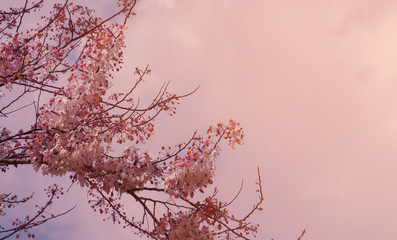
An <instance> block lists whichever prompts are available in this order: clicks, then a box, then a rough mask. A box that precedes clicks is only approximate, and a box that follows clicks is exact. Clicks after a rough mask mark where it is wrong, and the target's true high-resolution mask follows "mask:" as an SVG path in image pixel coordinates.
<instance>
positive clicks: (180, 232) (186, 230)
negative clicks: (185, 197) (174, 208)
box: [155, 211, 214, 240]
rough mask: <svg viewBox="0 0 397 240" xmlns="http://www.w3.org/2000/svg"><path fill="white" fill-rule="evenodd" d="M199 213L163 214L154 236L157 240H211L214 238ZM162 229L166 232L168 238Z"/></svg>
mask: <svg viewBox="0 0 397 240" xmlns="http://www.w3.org/2000/svg"><path fill="white" fill-rule="evenodd" d="M203 222H204V219H203V218H202V217H200V214H199V213H187V212H182V211H179V212H178V213H176V214H171V213H169V214H165V215H164V216H163V217H162V218H161V219H160V225H159V227H158V229H156V231H155V234H156V237H157V239H159V240H185V239H192V240H213V239H214V237H213V236H212V234H211V231H210V230H209V228H208V227H207V226H205V225H204V224H202V223H203ZM164 229H167V230H168V236H166V235H165V232H164Z"/></svg>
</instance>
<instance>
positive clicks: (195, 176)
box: [165, 138, 217, 197]
mask: <svg viewBox="0 0 397 240" xmlns="http://www.w3.org/2000/svg"><path fill="white" fill-rule="evenodd" d="M212 144H213V143H212V142H211V140H210V139H201V138H199V141H197V142H193V144H192V146H191V147H189V150H188V151H187V153H186V154H185V156H182V157H181V156H175V160H174V161H173V162H171V164H170V166H169V167H168V169H167V172H168V174H169V175H168V176H167V178H166V179H165V191H166V192H167V193H169V194H170V195H172V196H174V197H181V196H184V197H187V196H188V195H191V196H192V197H193V194H194V191H195V190H196V189H198V188H199V189H201V188H203V187H206V186H207V185H208V184H212V179H211V178H212V176H213V175H214V170H215V165H214V160H215V157H216V156H217V149H214V148H213V145H212ZM201 191H203V190H202V189H201Z"/></svg>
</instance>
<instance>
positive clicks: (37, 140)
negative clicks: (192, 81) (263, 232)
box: [0, 0, 263, 240]
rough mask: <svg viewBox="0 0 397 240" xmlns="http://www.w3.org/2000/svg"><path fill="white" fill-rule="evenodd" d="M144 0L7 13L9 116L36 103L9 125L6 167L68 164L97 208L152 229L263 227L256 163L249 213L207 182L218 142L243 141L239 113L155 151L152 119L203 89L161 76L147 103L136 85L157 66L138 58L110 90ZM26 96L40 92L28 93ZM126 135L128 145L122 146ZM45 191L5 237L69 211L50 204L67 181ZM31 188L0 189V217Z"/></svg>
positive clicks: (47, 168)
mask: <svg viewBox="0 0 397 240" xmlns="http://www.w3.org/2000/svg"><path fill="white" fill-rule="evenodd" d="M115 4H116V3H115ZM136 4H137V1H136V0H118V1H117V7H118V11H117V12H115V13H114V14H113V15H111V16H109V17H108V18H106V19H101V18H99V17H97V16H95V15H94V12H93V11H92V10H90V9H88V8H87V7H84V6H81V5H76V4H74V3H72V2H70V1H68V0H66V1H63V2H61V3H56V4H55V5H53V7H52V10H51V12H50V14H49V15H46V16H43V17H42V20H41V21H40V22H39V23H38V24H37V25H35V26H34V27H31V26H29V24H27V23H26V20H25V19H26V17H27V16H29V14H31V13H34V12H38V11H40V10H42V8H43V7H44V0H40V1H36V2H31V1H29V0H26V1H25V3H24V5H23V6H21V7H18V8H10V9H7V10H2V11H1V12H0V27H1V28H0V41H1V42H0V99H1V105H0V116H1V117H2V118H5V117H11V116H12V115H13V114H15V113H16V112H18V111H23V110H24V109H25V108H26V107H32V108H33V107H34V109H35V113H36V115H35V116H34V117H33V119H34V121H33V122H32V123H28V127H27V128H21V129H20V130H17V131H14V132H13V131H11V129H10V127H9V126H1V129H0V168H1V171H2V172H3V173H2V174H7V171H8V170H9V169H10V168H13V167H17V166H19V165H31V166H32V167H33V168H34V170H35V171H36V172H37V173H40V174H44V175H53V176H65V175H67V176H69V177H70V179H71V181H72V182H75V183H79V184H80V185H81V186H83V187H85V188H86V189H87V191H88V193H89V199H88V201H89V203H90V205H91V206H92V208H93V209H94V210H96V211H98V212H100V213H101V214H105V216H106V217H105V218H109V219H111V221H113V222H115V223H120V224H122V225H123V226H124V227H128V228H132V229H133V230H134V231H136V232H137V233H138V234H141V235H145V236H147V237H149V238H153V239H175V240H176V239H215V238H226V239H235V238H242V239H248V238H249V236H251V235H255V233H256V231H257V227H258V225H255V224H252V223H251V222H250V221H249V217H250V216H251V215H252V214H253V213H254V212H256V211H258V210H260V204H261V203H262V200H263V195H262V190H261V182H260V176H259V172H258V178H259V181H258V183H257V184H258V193H259V199H258V202H257V203H256V204H254V205H253V208H252V210H251V211H249V212H248V213H247V214H246V215H245V216H243V217H241V218H237V217H235V216H234V215H233V214H231V213H229V210H228V207H229V205H230V203H231V202H232V201H233V200H232V201H229V202H223V201H220V200H218V199H217V197H216V195H217V192H218V191H217V190H216V188H215V190H214V191H213V192H212V191H211V193H208V191H209V190H208V188H207V186H208V185H210V184H212V183H213V180H212V179H213V176H214V169H215V165H214V161H215V159H216V158H217V157H218V148H219V146H218V145H219V142H220V141H223V140H224V141H227V142H228V144H229V145H230V146H231V147H232V148H234V146H235V145H236V144H240V143H241V141H242V138H243V130H242V128H241V127H240V126H239V124H238V123H237V122H235V121H233V120H229V121H228V122H227V123H225V124H224V123H218V124H217V125H215V126H211V127H209V128H208V131H207V135H206V136H199V135H198V134H197V133H194V134H193V135H192V137H191V138H190V139H188V140H187V141H186V142H185V143H182V144H179V145H176V146H164V147H162V148H161V150H160V152H159V153H158V154H151V153H149V152H147V151H142V150H141V149H142V148H143V146H142V145H143V144H145V142H146V141H147V140H148V139H149V138H150V136H151V135H153V133H154V129H155V128H154V127H155V126H154V124H153V120H154V119H155V118H156V117H157V116H158V115H159V114H161V113H168V114H171V115H172V114H173V113H175V111H176V108H175V106H176V104H177V103H178V102H179V100H180V99H182V98H184V97H186V96H188V95H190V94H192V93H193V92H194V91H193V92H191V93H189V94H186V95H175V94H171V93H169V92H168V90H167V87H168V84H164V85H163V86H162V87H161V88H160V90H159V91H158V92H157V93H156V96H155V97H154V98H153V100H152V102H151V103H150V104H148V105H146V106H141V104H140V103H139V100H138V98H137V97H136V96H135V92H136V88H137V87H138V86H139V85H140V84H141V83H142V81H143V79H144V78H145V77H146V76H147V75H148V74H150V69H149V68H148V67H146V68H144V69H138V68H137V69H136V71H135V75H136V81H135V83H134V84H133V85H132V86H131V88H130V89H129V90H128V91H126V92H123V93H115V92H112V80H113V77H112V74H114V72H115V71H119V70H120V68H121V67H122V64H123V48H124V47H125V38H124V30H125V25H126V23H127V20H128V19H129V18H130V17H132V16H133V15H134V11H133V10H134V7H135V5H136ZM25 96H30V97H31V99H32V98H34V99H35V100H32V101H31V102H28V103H27V102H26V101H25V102H24V101H23V100H22V99H24V97H25ZM117 144H123V145H126V146H128V147H126V148H125V150H124V151H123V152H119V153H118V154H115V151H112V148H113V147H114V146H115V145H117ZM0 190H1V189H0ZM46 191H47V194H48V197H49V200H48V202H47V203H46V204H44V205H43V206H41V207H38V210H37V213H36V214H35V215H33V216H26V217H24V218H21V219H16V220H10V224H9V225H6V224H4V225H2V226H0V227H1V228H0V238H1V239H6V238H9V237H11V236H15V237H19V235H20V234H26V235H27V236H28V237H35V235H34V233H33V232H32V228H34V227H36V226H38V225H41V224H43V223H45V222H46V221H48V220H51V219H53V218H57V217H59V216H61V215H63V214H66V213H67V212H64V213H61V214H58V215H54V214H49V213H47V212H48V211H46V209H47V208H49V207H50V206H51V205H52V204H54V201H55V199H56V198H58V197H59V196H60V195H62V194H63V191H62V189H61V188H60V187H58V186H57V185H51V186H50V187H49V188H48V189H47V190H46ZM147 193H156V194H152V195H148V194H147ZM122 196H123V197H124V196H130V197H132V198H133V199H135V200H136V204H137V205H139V206H140V207H141V208H142V212H143V218H142V219H143V220H138V219H141V218H140V217H139V218H134V216H130V215H129V214H128V213H127V212H126V211H124V210H123V205H122V204H121V202H120V199H121V197H122ZM148 196H150V197H148ZM31 197H32V196H28V197H24V198H18V197H17V196H14V195H11V194H10V193H3V192H0V214H1V215H2V216H0V217H1V218H5V217H6V213H7V210H6V209H7V208H9V207H15V206H18V204H21V203H23V202H26V201H28V200H30V199H31ZM145 220H146V221H147V222H149V223H150V224H144V221H145ZM1 222H2V223H4V222H5V221H1Z"/></svg>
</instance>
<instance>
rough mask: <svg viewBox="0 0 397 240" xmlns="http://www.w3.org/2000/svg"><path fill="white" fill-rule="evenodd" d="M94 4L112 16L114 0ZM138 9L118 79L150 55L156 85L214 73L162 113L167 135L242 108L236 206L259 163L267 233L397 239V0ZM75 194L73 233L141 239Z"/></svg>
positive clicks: (185, 133) (163, 2) (172, 138)
mask: <svg viewBox="0 0 397 240" xmlns="http://www.w3.org/2000/svg"><path fill="white" fill-rule="evenodd" d="M95 2H96V7H97V9H98V12H103V13H105V14H106V9H109V2H107V3H106V1H95ZM112 4H113V2H112ZM137 11H138V16H137V17H135V18H133V20H132V21H131V22H130V23H129V30H128V32H127V46H128V47H127V50H126V65H125V69H124V71H123V72H122V73H121V74H120V76H118V78H117V79H116V81H115V88H119V89H123V88H124V89H125V88H126V87H128V85H127V84H128V79H129V76H130V74H131V73H132V72H133V70H132V69H133V67H135V66H145V65H146V64H149V65H150V66H151V69H152V71H153V74H152V76H151V77H150V78H148V79H147V80H146V82H145V89H144V90H142V94H144V95H145V96H147V94H149V96H150V94H154V92H155V90H157V89H158V87H159V86H160V85H161V84H162V82H164V81H168V80H170V81H171V86H170V89H171V90H172V91H174V92H176V93H186V92H188V91H189V90H192V89H194V88H195V87H196V86H197V85H201V87H200V90H199V91H198V92H197V93H196V94H195V95H193V96H191V97H189V98H187V99H185V100H183V101H182V104H181V106H180V108H179V111H178V112H177V114H176V116H174V117H173V118H167V117H161V118H159V119H158V121H156V125H157V132H156V135H155V136H154V139H153V144H154V145H161V144H163V143H168V144H170V145H172V144H174V143H178V142H179V141H182V140H183V139H186V138H188V137H189V136H191V133H192V132H193V131H194V130H196V129H199V130H202V132H204V131H205V130H206V128H207V127H208V126H209V125H211V124H214V123H217V122H219V121H227V120H228V119H229V118H233V119H235V120H236V121H239V122H240V123H241V124H242V126H243V128H244V129H245V133H246V134H245V135H246V139H245V144H244V145H243V146H241V147H239V148H238V149H236V150H234V151H233V150H231V149H229V148H226V147H225V148H223V150H222V152H221V157H220V158H219V160H218V165H217V179H216V182H215V183H216V184H217V185H219V186H220V190H221V191H222V196H224V197H225V198H226V199H231V198H232V197H233V195H234V193H235V192H236V191H237V190H238V188H239V184H240V181H241V179H244V180H245V189H244V191H243V194H242V196H241V197H240V201H239V202H237V203H236V204H235V205H232V210H234V211H236V212H242V210H244V209H248V208H249V207H250V206H251V205H252V204H253V203H254V201H255V200H256V193H255V181H256V175H255V174H256V167H257V166H259V167H260V169H261V174H262V181H263V188H264V189H263V190H264V193H265V202H264V206H263V207H264V211H263V212H261V213H260V214H257V215H256V216H255V219H254V221H256V222H258V223H260V224H261V227H260V232H259V235H258V239H266V240H268V239H270V238H272V237H273V238H275V239H277V240H287V239H296V238H297V237H298V236H299V234H300V232H301V230H303V229H306V230H307V234H306V236H305V238H304V239H305V240H315V239H321V240H335V239H360V240H373V239H382V240H394V239H396V238H397V227H396V226H397V205H396V203H397V161H396V159H397V68H396V66H397V57H396V56H397V44H396V43H397V2H395V1H387V0H383V1H382V0H379V1H369V0H360V1H358V0H357V1H355V0H352V1H343V0H336V1H332V2H330V1H315V0H305V1H291V0H279V1H264V0H250V1H246V2H243V1H237V0H189V1H181V0H146V1H141V2H140V3H139V4H138V6H137ZM148 148H150V146H148ZM3 181H5V182H6V183H8V184H10V182H11V179H8V180H3ZM41 181H43V180H41ZM73 196H75V198H73V199H77V200H74V201H82V203H81V206H80V207H79V212H76V211H75V212H74V213H71V214H70V216H67V217H65V220H60V221H59V223H60V224H62V223H64V226H70V227H69V228H68V229H66V231H67V232H65V234H69V235H67V236H69V237H68V239H72V237H74V238H75V239H84V238H86V239H99V240H102V239H103V240H104V239H108V238H109V237H111V236H113V237H112V238H114V239H116V238H118V239H131V235H130V233H129V232H128V231H123V230H122V229H121V228H119V227H118V226H111V224H110V223H106V224H102V223H101V220H100V219H99V218H98V215H96V214H94V213H91V212H90V209H88V207H87V206H86V205H87V204H86V201H85V193H84V192H83V191H80V192H79V191H78V189H77V190H74V192H73ZM68 202H71V201H66V203H68ZM82 212H84V213H86V214H87V215H86V216H82ZM62 221H63V222H62ZM87 222H89V223H90V224H88V225H87ZM109 225H110V226H109ZM87 228H88V229H87ZM43 231H45V230H43ZM63 231H65V229H63ZM76 237H77V238H76ZM133 237H134V236H133Z"/></svg>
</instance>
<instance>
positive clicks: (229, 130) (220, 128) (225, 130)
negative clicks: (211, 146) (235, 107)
mask: <svg viewBox="0 0 397 240" xmlns="http://www.w3.org/2000/svg"><path fill="white" fill-rule="evenodd" d="M207 133H212V134H214V135H215V136H219V135H222V136H223V138H224V139H227V140H228V143H229V145H230V146H231V147H232V148H233V149H234V148H235V144H236V143H237V144H239V145H241V144H242V140H243V138H244V133H243V129H242V128H241V127H240V123H238V122H235V121H234V120H233V119H229V124H224V123H218V125H217V126H216V127H213V126H211V127H209V128H208V130H207Z"/></svg>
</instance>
